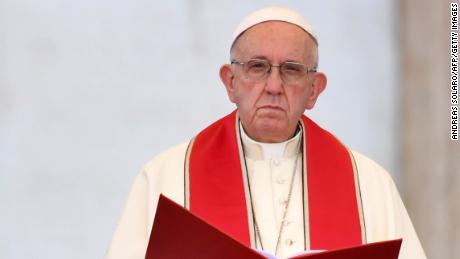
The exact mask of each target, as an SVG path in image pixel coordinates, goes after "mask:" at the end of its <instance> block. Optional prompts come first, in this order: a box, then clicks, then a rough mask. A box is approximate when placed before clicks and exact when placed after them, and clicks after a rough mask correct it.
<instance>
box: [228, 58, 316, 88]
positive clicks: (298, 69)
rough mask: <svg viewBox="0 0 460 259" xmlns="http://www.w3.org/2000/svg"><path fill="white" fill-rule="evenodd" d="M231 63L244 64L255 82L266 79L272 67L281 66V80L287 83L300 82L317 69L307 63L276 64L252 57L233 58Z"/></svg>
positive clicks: (246, 71) (245, 70) (250, 78)
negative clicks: (247, 58) (238, 59)
mask: <svg viewBox="0 0 460 259" xmlns="http://www.w3.org/2000/svg"><path fill="white" fill-rule="evenodd" d="M231 64H237V65H241V66H243V72H244V74H245V75H246V77H247V78H248V79H249V80H252V81H254V82H261V81H264V80H266V79H267V78H268V75H269V74H270V72H271V70H272V67H278V68H279V71H280V76H281V80H283V82H284V83H285V84H296V83H299V81H301V80H302V79H304V77H305V75H307V74H308V73H309V72H316V71H317V70H316V68H312V69H309V68H308V66H307V65H305V64H301V63H297V62H291V61H287V62H284V63H281V64H277V65H274V64H270V63H269V62H268V61H267V60H264V59H250V60H248V61H246V62H240V61H237V60H231Z"/></svg>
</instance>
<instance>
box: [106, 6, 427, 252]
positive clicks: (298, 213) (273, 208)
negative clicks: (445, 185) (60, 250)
mask: <svg viewBox="0 0 460 259" xmlns="http://www.w3.org/2000/svg"><path fill="white" fill-rule="evenodd" d="M230 52H231V53H230V56H231V57H230V58H231V62H230V64H226V65H223V66H222V67H221V69H220V77H221V79H222V82H223V83H224V85H225V87H226V90H227V94H228V96H229V99H230V100H231V101H232V102H233V103H235V104H236V106H237V110H236V111H234V112H232V113H231V114H229V115H228V116H226V117H224V118H222V119H220V120H219V121H217V122H215V123H213V124H212V125H210V126H209V127H208V128H206V129H204V130H203V131H202V132H200V133H199V134H198V135H197V136H196V137H195V138H194V139H192V140H191V141H190V142H189V143H184V144H182V145H179V146H176V147H173V148H171V149H169V150H167V151H165V152H163V153H161V154H160V155H158V156H157V157H155V158H154V159H153V160H152V161H150V162H149V163H148V164H147V165H146V166H145V167H144V169H143V170H142V172H141V173H140V174H139V175H138V176H137V178H136V180H135V182H134V185H133V187H132V189H131V193H130V195H129V199H128V201H127V204H126V207H125V210H124V213H123V215H122V218H121V220H120V223H119V226H118V229H117V231H116V233H115V235H114V238H113V241H112V244H111V246H110V249H109V252H108V255H107V257H108V258H143V257H144V256H145V251H146V247H147V244H148V239H149V234H150V230H151V227H152V223H153V217H154V214H155V209H156V202H157V199H158V196H159V194H160V193H163V194H164V195H166V196H168V197H169V198H171V199H173V200H175V201H176V202H178V203H180V204H183V205H184V206H185V207H186V208H187V209H189V210H191V212H192V213H194V214H196V215H198V216H200V217H201V218H203V219H205V220H206V221H208V222H209V223H211V224H213V225H214V226H216V227H217V228H219V229H220V230H222V231H223V232H226V233H227V234H228V235H230V236H232V237H233V238H235V239H237V240H239V241H240V242H242V243H245V244H247V245H248V246H251V247H253V248H258V249H261V250H267V251H270V252H271V253H274V254H276V255H277V256H279V257H280V258H286V257H287V256H288V255H291V254H294V253H296V252H300V251H303V250H309V249H334V248H340V247H345V246H351V245H358V244H363V243H369V242H377V241H383V240H388V239H396V238H401V237H402V238H403V244H402V248H401V253H400V257H399V258H403V259H409V258H411V259H417V258H420V259H423V258H425V255H424V253H423V250H422V248H421V246H420V243H419V240H418V238H417V235H416V233H415V231H414V229H413V226H412V224H411V221H410V219H409V217H408V215H407V212H406V209H405V208H404V205H403V203H402V201H401V198H400V196H399V194H398V192H397V190H396V188H395V186H394V183H393V181H392V180H391V178H390V176H389V174H388V173H386V172H385V171H384V169H382V168H381V167H380V166H378V165H377V164H376V163H374V162H373V161H371V160H370V159H368V158H366V157H364V156H362V155H360V154H358V153H356V152H353V151H350V150H348V149H347V148H346V147H345V146H344V145H343V144H341V143H340V142H339V141H338V140H337V139H336V138H335V137H334V136H333V135H331V134H330V133H328V132H327V131H325V130H323V129H321V128H320V127H319V126H318V125H316V124H315V123H314V122H313V121H311V120H310V119H308V118H307V117H305V116H304V115H303V113H304V111H305V110H306V109H312V108H313V107H314V105H315V103H316V101H317V99H318V96H319V95H320V94H321V92H322V91H323V90H324V89H325V87H326V82H327V80H326V76H325V74H323V73H321V72H318V71H317V65H318V39H317V37H316V36H315V34H314V33H313V30H312V28H311V26H310V25H309V24H308V23H307V22H306V21H305V20H304V19H303V17H301V16H300V15H299V14H297V13H295V12H294V11H291V10H289V9H286V8H277V7H271V8H265V9H262V10H259V11H257V12H255V13H253V14H251V15H249V16H248V17H247V18H246V19H244V20H243V22H242V23H241V24H240V26H239V27H238V28H237V29H236V31H235V34H234V36H233V43H232V47H231V51H230Z"/></svg>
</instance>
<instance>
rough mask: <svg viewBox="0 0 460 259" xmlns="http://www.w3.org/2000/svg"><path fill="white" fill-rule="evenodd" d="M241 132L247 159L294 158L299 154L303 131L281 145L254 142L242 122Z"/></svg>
mask: <svg viewBox="0 0 460 259" xmlns="http://www.w3.org/2000/svg"><path fill="white" fill-rule="evenodd" d="M239 125H240V132H241V137H242V141H243V147H244V152H245V155H246V157H248V158H252V159H259V160H262V159H271V158H282V157H293V156H295V155H296V154H297V153H298V149H297V147H298V145H297V144H298V143H299V141H300V136H301V132H302V130H299V131H298V132H297V133H296V135H295V136H294V137H292V138H290V139H288V140H286V141H284V142H281V143H263V142H258V141H256V140H253V139H252V138H251V137H249V136H248V135H247V134H246V132H245V131H244V128H243V125H242V123H241V122H240V123H239Z"/></svg>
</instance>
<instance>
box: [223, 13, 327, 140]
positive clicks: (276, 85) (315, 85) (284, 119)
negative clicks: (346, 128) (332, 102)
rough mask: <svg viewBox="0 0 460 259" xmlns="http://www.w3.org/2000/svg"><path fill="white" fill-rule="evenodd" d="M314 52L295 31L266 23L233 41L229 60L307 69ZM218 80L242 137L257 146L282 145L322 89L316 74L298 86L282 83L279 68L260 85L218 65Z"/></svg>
mask: <svg viewBox="0 0 460 259" xmlns="http://www.w3.org/2000/svg"><path fill="white" fill-rule="evenodd" d="M315 53H316V45H315V43H314V42H313V40H312V39H311V38H310V36H309V35H308V34H307V33H306V32H305V31H303V30H302V29H301V28H299V27H297V26H295V25H292V24H289V23H285V22H277V21H270V22H264V23H261V24H258V25H255V26H253V27H252V28H250V29H248V30H247V31H246V32H244V33H243V34H242V35H241V36H240V38H239V39H238V40H237V41H236V42H235V45H234V48H233V51H232V59H234V60H237V61H240V62H246V61H248V60H249V59H264V60H267V61H268V62H269V63H270V64H282V63H283V62H286V61H291V62H297V63H302V64H306V65H307V66H308V68H309V69H311V68H314V66H315V62H316V60H315V59H316V55H315ZM220 76H221V78H222V81H223V82H224V84H225V86H226V88H227V94H228V96H229V98H230V100H231V101H232V102H234V103H235V104H236V106H237V107H238V110H239V115H240V118H241V122H242V123H243V127H244V129H245V131H246V133H247V134H248V135H249V136H250V137H251V138H253V139H255V140H257V141H262V142H282V141H285V140H287V139H289V138H290V137H292V136H293V134H294V132H295V129H296V127H297V122H298V121H299V118H300V116H301V115H302V114H303V112H304V111H305V109H311V108H313V106H314V104H315V102H316V99H317V97H318V95H319V94H320V93H321V91H322V90H324V88H325V86H326V77H325V76H324V75H323V74H322V73H319V72H309V73H307V74H306V75H305V76H304V77H303V78H301V80H299V81H298V82H295V83H290V84H286V83H285V82H283V80H282V79H281V77H280V71H279V68H272V69H271V73H270V74H269V75H268V77H267V79H266V80H262V81H254V80H251V79H250V78H247V76H246V75H245V74H244V70H243V66H241V65H238V64H233V65H224V66H223V67H222V68H221V71H220Z"/></svg>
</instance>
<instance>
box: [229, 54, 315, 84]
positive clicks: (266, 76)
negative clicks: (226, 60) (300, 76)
mask: <svg viewBox="0 0 460 259" xmlns="http://www.w3.org/2000/svg"><path fill="white" fill-rule="evenodd" d="M251 61H261V62H264V63H266V64H268V65H269V66H270V68H269V69H268V70H267V72H266V73H265V74H264V75H262V76H261V77H260V78H259V79H253V78H250V77H249V76H248V78H249V79H250V80H252V81H256V82H261V81H264V80H267V78H268V75H270V73H271V71H272V68H273V67H277V68H278V69H279V72H280V78H281V79H282V80H283V82H284V83H286V84H287V83H288V82H286V80H285V78H286V75H285V74H284V73H283V70H282V67H283V66H284V65H286V64H294V65H300V66H303V67H305V68H306V70H305V75H308V73H311V72H313V73H315V72H318V70H317V68H316V67H314V68H311V69H309V68H308V65H306V64H303V63H299V62H294V61H286V62H283V63H280V64H271V63H270V62H268V60H266V59H249V60H248V61H246V62H241V61H238V60H236V59H232V60H230V64H232V65H233V64H237V65H241V66H243V67H244V65H245V64H247V63H249V62H251ZM243 72H244V73H245V74H247V72H246V70H245V69H243ZM288 81H289V80H288ZM290 83H292V84H293V83H294V82H290Z"/></svg>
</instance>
